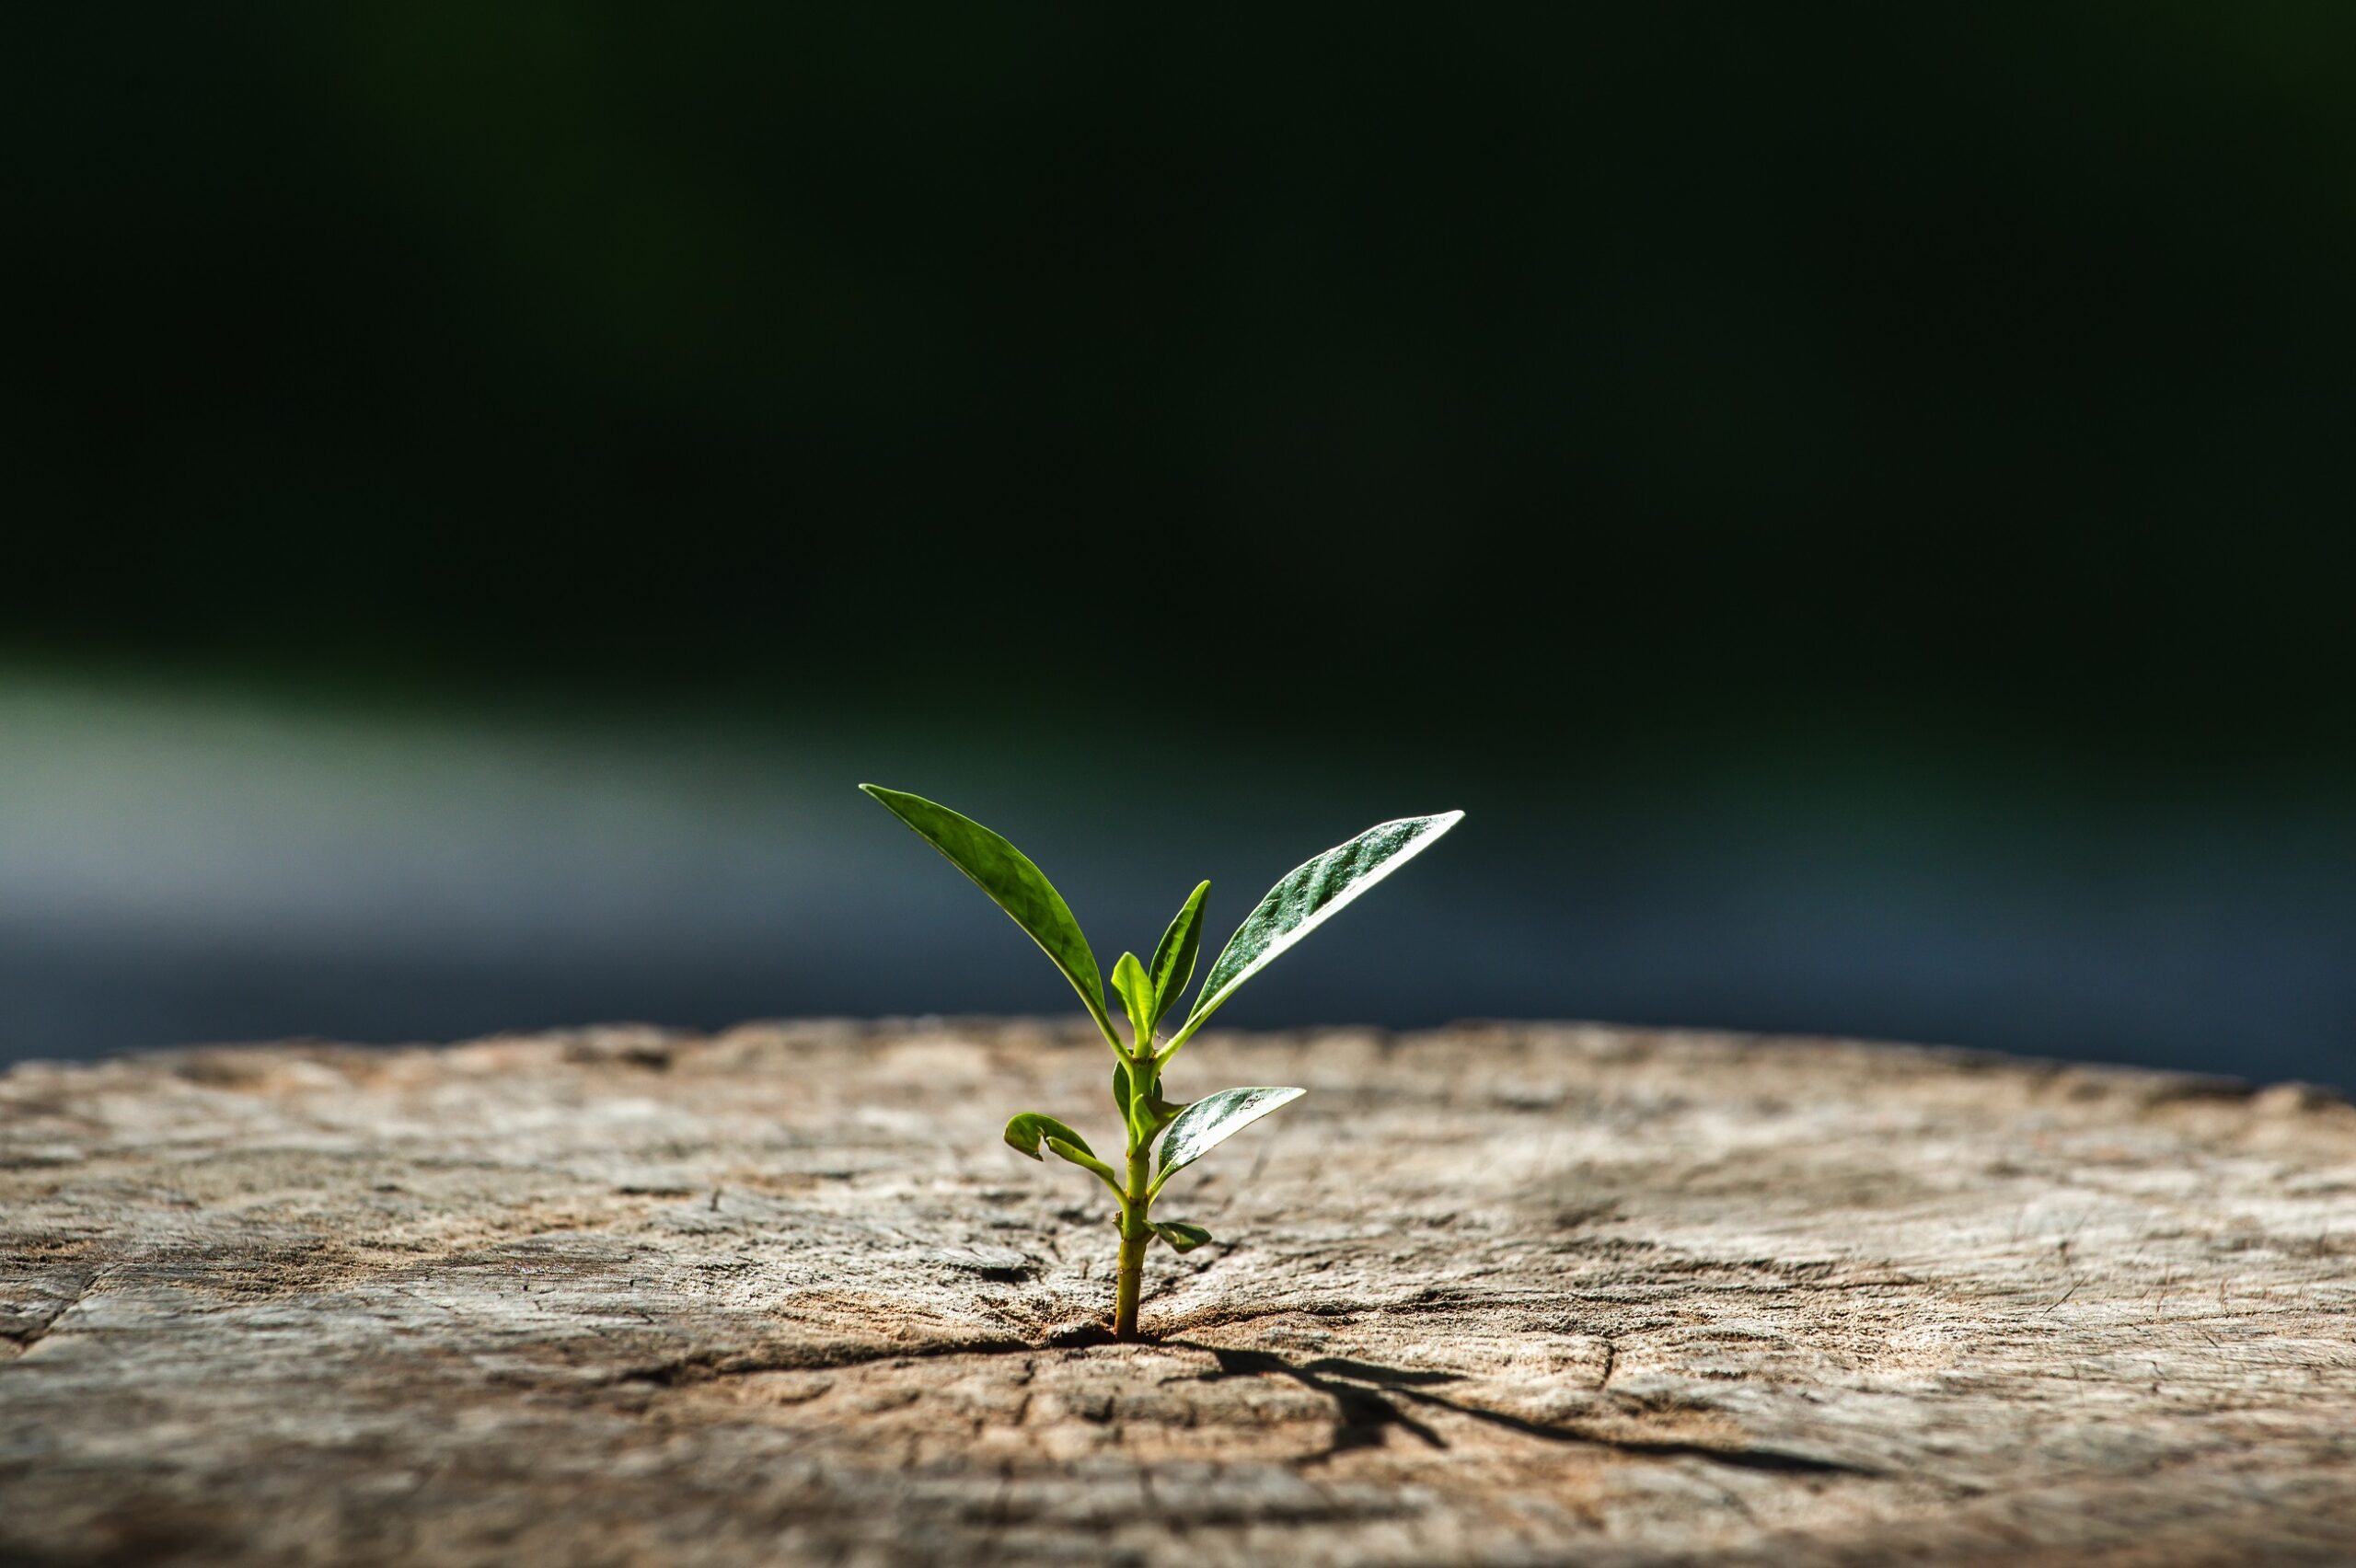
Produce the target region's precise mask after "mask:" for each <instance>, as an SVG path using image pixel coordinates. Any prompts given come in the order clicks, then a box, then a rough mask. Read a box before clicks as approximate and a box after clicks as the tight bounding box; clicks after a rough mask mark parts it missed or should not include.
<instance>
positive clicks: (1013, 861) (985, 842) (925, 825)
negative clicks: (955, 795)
mask: <svg viewBox="0 0 2356 1568" xmlns="http://www.w3.org/2000/svg"><path fill="white" fill-rule="evenodd" d="M860 789H861V790H865V791H866V792H867V793H868V794H870V795H872V796H874V797H875V799H876V801H878V802H879V803H881V804H882V805H883V807H884V809H885V810H887V811H889V812H890V813H892V814H893V815H894V816H896V817H898V818H899V819H900V820H901V821H902V822H904V823H907V824H908V826H909V827H911V828H913V829H915V830H916V834H917V836H918V837H919V838H922V839H923V840H924V841H925V842H926V843H928V844H930V845H931V846H932V847H934V848H935V849H938V850H940V851H941V856H942V858H943V859H947V860H948V862H949V863H950V864H951V865H953V866H954V867H956V868H957V869H958V870H961V871H963V872H964V873H965V875H966V876H967V877H969V878H971V879H972V881H973V883H974V885H975V886H976V887H978V888H980V889H981V890H982V891H983V892H984V893H986V894H989V895H990V901H991V902H992V903H994V904H996V905H998V906H999V908H1000V909H1003V910H1005V911H1006V912H1007V913H1008V914H1009V915H1011V916H1012V917H1014V923H1015V924H1016V925H1018V926H1020V927H1022V928H1023V930H1024V931H1025V932H1027V933H1029V935H1030V938H1031V940H1033V941H1034V942H1037V943H1038V944H1039V951H1042V952H1044V953H1045V954H1046V955H1047V957H1048V959H1049V960H1050V961H1051V962H1052V963H1054V964H1055V966H1056V967H1057V969H1060V970H1062V971H1063V974H1064V978H1065V979H1067V980H1068V981H1070V982H1071V988H1072V989H1073V990H1075V991H1078V992H1079V993H1080V1000H1081V1001H1082V1002H1083V1003H1085V1004H1086V1005H1087V1008H1088V1016H1089V1017H1091V1018H1092V1019H1094V1020H1096V1027H1097V1028H1099V1029H1101V1030H1103V1032H1104V1038H1105V1039H1106V1040H1107V1041H1108V1042H1110V1043H1111V1044H1112V1046H1113V1049H1114V1050H1115V1051H1117V1050H1119V1049H1120V1048H1121V1042H1120V1039H1119V1037H1118V1036H1116V1035H1115V1034H1114V1032H1113V1020H1112V1018H1111V1016H1110V1015H1108V1014H1107V1013H1106V1012H1105V1011H1104V976H1103V974H1102V973H1101V972H1100V971H1099V970H1098V969H1097V967H1096V954H1095V953H1094V952H1093V951H1091V949H1090V948H1089V945H1088V938H1087V937H1086V936H1085V935H1084V934H1083V933H1082V932H1081V930H1080V922H1079V921H1078V920H1077V919H1075V918H1073V917H1072V912H1071V905H1068V904H1066V903H1065V902H1064V895H1063V894H1060V893H1057V891H1056V885H1055V883H1053V882H1049V881H1048V880H1047V877H1046V873H1045V872H1044V871H1042V870H1039V868H1038V867H1036V866H1034V865H1033V864H1032V863H1031V858H1030V857H1029V856H1027V855H1025V854H1023V852H1022V850H1020V849H1017V848H1016V847H1014V846H1013V845H1011V844H1010V843H1008V842H1007V841H1006V840H1005V839H1004V838H1003V837H1001V836H999V835H998V834H995V833H992V832H991V831H990V830H989V829H988V828H987V827H984V826H983V825H982V824H980V823H977V822H976V821H975V820H974V819H973V818H971V817H968V816H962V815H960V814H959V813H955V812H953V811H951V810H950V809H949V808H948V807H947V806H941V805H935V804H934V803H933V802H932V801H928V800H926V799H925V798H924V797H923V796H921V795H911V794H908V793H907V792H906V791H905V790H886V789H884V788H883V786H882V785H880V784H861V785H860Z"/></svg>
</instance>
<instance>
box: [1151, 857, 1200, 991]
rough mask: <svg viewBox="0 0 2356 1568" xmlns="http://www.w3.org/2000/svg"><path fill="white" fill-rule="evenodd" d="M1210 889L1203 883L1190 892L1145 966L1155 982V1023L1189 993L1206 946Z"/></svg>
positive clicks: (1162, 934)
mask: <svg viewBox="0 0 2356 1568" xmlns="http://www.w3.org/2000/svg"><path fill="white" fill-rule="evenodd" d="M1210 891H1211V884H1210V883H1208V882H1204V883H1202V884H1201V885H1199V886H1197V887H1196V888H1195V891H1194V892H1193V893H1191V894H1187V896H1186V902H1185V903H1184V905H1182V906H1180V908H1179V910H1178V914H1177V916H1176V917H1175V918H1173V919H1172V921H1171V922H1170V928H1169V929H1168V930H1166V931H1164V932H1162V933H1161V941H1160V942H1159V943H1158V944H1157V945H1156V946H1155V947H1154V950H1153V962H1152V963H1149V964H1147V965H1146V974H1147V976H1148V977H1149V979H1151V980H1152V982H1153V1022H1154V1025H1159V1024H1160V1023H1161V1020H1163V1019H1164V1018H1165V1017H1167V1016H1169V1012H1170V1009H1172V1008H1173V1007H1176V1006H1177V1005H1178V998H1179V997H1183V996H1184V995H1185V994H1186V982H1187V981H1189V980H1192V979H1193V978H1194V977H1195V954H1196V953H1198V952H1200V951H1202V948H1203V899H1204V898H1205V897H1206V896H1207V894H1209V893H1210ZM1149 1027H1151V1026H1149Z"/></svg>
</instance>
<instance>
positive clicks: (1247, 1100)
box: [1152, 1089, 1309, 1193]
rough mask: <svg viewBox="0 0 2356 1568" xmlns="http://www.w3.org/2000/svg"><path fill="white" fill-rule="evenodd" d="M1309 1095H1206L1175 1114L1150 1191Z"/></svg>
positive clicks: (1249, 1092)
mask: <svg viewBox="0 0 2356 1568" xmlns="http://www.w3.org/2000/svg"><path fill="white" fill-rule="evenodd" d="M1307 1092H1309V1091H1308V1090H1301V1089H1222V1090H1219V1091H1218V1093H1217V1094H1212V1095H1206V1096H1205V1097H1204V1098H1202V1099H1200V1100H1197V1101H1195V1102H1194V1103H1193V1104H1192V1105H1189V1106H1187V1107H1186V1109H1185V1110H1184V1112H1182V1113H1179V1116H1178V1119H1177V1120H1176V1121H1174V1122H1172V1123H1171V1124H1170V1133H1169V1136H1166V1137H1164V1138H1163V1139H1162V1140H1161V1174H1160V1175H1158V1176H1156V1177H1155V1178H1154V1179H1153V1188H1152V1190H1153V1191H1154V1192H1157V1193H1158V1192H1160V1191H1161V1184H1162V1183H1163V1182H1167V1181H1169V1180H1170V1178H1171V1177H1172V1176H1173V1175H1175V1174H1177V1173H1178V1172H1179V1171H1181V1170H1184V1169H1185V1168H1186V1167H1187V1166H1189V1165H1192V1164H1193V1163H1194V1162H1195V1160H1197V1159H1201V1158H1202V1157H1203V1156H1204V1155H1206V1154H1207V1153H1209V1152H1210V1151H1211V1150H1212V1149H1214V1148H1216V1147H1218V1146H1219V1145H1220V1144H1223V1143H1225V1142H1226V1141H1227V1140H1228V1139H1229V1138H1231V1137H1233V1136H1235V1135H1236V1134H1237V1133H1240V1132H1242V1130H1243V1129H1244V1128H1246V1127H1248V1126H1250V1125H1251V1124H1253V1123H1254V1122H1256V1121H1258V1120H1259V1119H1260V1118H1261V1117H1263V1116H1265V1115H1266V1114H1267V1113H1269V1112H1271V1111H1276V1110H1281V1109H1282V1108H1283V1107H1285V1106H1287V1105H1289V1104H1291V1103H1292V1102H1293V1101H1296V1100H1299V1098H1300V1097H1301V1096H1302V1095H1303V1094H1306V1093H1307Z"/></svg>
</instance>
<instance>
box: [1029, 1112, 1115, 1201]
mask: <svg viewBox="0 0 2356 1568" xmlns="http://www.w3.org/2000/svg"><path fill="white" fill-rule="evenodd" d="M1006 1143H1007V1147H1009V1148H1011V1149H1013V1150H1014V1151H1015V1152H1016V1153H1017V1154H1027V1155H1029V1156H1030V1157H1031V1158H1032V1159H1037V1160H1042V1161H1044V1160H1045V1158H1046V1157H1045V1155H1042V1154H1041V1153H1040V1152H1039V1149H1040V1146H1041V1145H1043V1144H1044V1145H1045V1147H1046V1148H1047V1150H1048V1152H1049V1153H1052V1154H1053V1155H1055V1156H1056V1158H1057V1159H1067V1160H1069V1161H1070V1162H1071V1163H1072V1164H1074V1165H1077V1166H1079V1167H1080V1169H1081V1170H1092V1171H1094V1172H1095V1173H1096V1174H1097V1175H1098V1176H1099V1177H1101V1178H1103V1181H1104V1182H1105V1184H1106V1185H1108V1186H1110V1187H1111V1188H1112V1189H1113V1191H1114V1192H1115V1193H1118V1192H1119V1191H1120V1190H1121V1177H1120V1173H1119V1172H1118V1171H1116V1170H1114V1169H1113V1168H1112V1167H1111V1166H1109V1165H1107V1164H1105V1163H1104V1162H1103V1160H1101V1159H1097V1158H1096V1151H1095V1150H1094V1149H1092V1148H1091V1147H1088V1140H1087V1139H1086V1138H1084V1137H1081V1136H1080V1135H1079V1134H1078V1133H1075V1132H1073V1131H1072V1130H1071V1129H1070V1128H1069V1127H1067V1126H1065V1125H1064V1124H1062V1123H1061V1122H1058V1121H1057V1120H1056V1119H1055V1118H1054V1117H1053V1116H1042V1115H1041V1114H1039V1113H1037V1112H1036V1111H1025V1112H1024V1113H1022V1114H1021V1115H1020V1116H1017V1117H1015V1118H1014V1119H1013V1120H1012V1121H1011V1122H1009V1123H1007V1124H1006Z"/></svg>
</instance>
